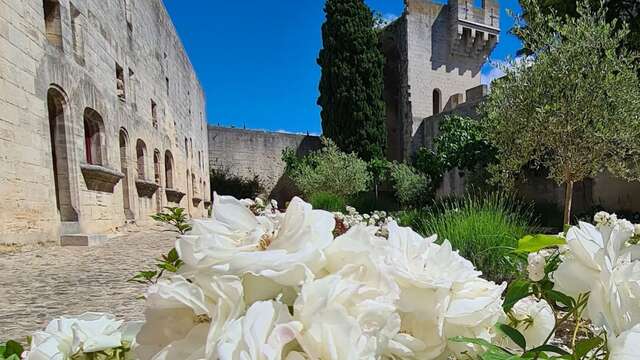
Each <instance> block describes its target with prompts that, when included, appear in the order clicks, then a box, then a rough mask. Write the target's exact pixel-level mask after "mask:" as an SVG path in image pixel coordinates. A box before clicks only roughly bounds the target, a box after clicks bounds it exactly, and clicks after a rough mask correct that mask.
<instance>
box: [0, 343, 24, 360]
mask: <svg viewBox="0 0 640 360" xmlns="http://www.w3.org/2000/svg"><path fill="white" fill-rule="evenodd" d="M23 352H24V348H23V347H22V345H21V344H20V343H19V342H17V341H13V340H9V341H7V342H6V343H4V344H0V360H20V359H21V355H22V353H23Z"/></svg>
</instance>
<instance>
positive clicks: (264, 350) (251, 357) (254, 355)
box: [216, 301, 302, 360]
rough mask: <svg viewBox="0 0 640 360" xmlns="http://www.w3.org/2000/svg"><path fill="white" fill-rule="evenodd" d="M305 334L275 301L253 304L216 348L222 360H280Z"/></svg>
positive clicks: (286, 311) (217, 357) (233, 323)
mask: <svg viewBox="0 0 640 360" xmlns="http://www.w3.org/2000/svg"><path fill="white" fill-rule="evenodd" d="M301 330H302V324H300V323H299V322H297V321H293V318H292V317H291V315H290V314H289V310H288V309H287V306H286V305H284V304H282V303H279V302H275V301H263V302H256V303H254V304H253V305H252V306H251V307H250V308H249V309H248V310H247V313H246V314H245V315H244V316H243V317H241V318H239V319H237V320H235V321H233V322H232V323H231V324H229V327H228V329H227V331H226V332H225V333H224V335H223V336H222V337H221V338H220V340H219V341H218V343H217V345H216V359H220V360H280V359H282V358H283V348H284V347H285V345H287V344H288V343H289V342H291V341H292V340H294V339H295V338H296V336H298V334H299V333H300V331H301Z"/></svg>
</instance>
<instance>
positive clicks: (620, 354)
mask: <svg viewBox="0 0 640 360" xmlns="http://www.w3.org/2000/svg"><path fill="white" fill-rule="evenodd" d="M638 344H640V324H637V325H636V326H634V327H633V328H631V329H629V330H627V331H625V332H624V333H622V334H620V336H617V337H609V341H608V346H609V359H610V360H638V359H640V352H638Z"/></svg>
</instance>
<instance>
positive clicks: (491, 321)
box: [385, 221, 506, 359]
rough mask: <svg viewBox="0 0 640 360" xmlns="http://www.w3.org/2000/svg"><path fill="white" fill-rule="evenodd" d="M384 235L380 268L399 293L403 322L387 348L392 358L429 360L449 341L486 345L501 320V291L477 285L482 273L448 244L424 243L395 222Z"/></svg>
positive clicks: (453, 348) (453, 347)
mask: <svg viewBox="0 0 640 360" xmlns="http://www.w3.org/2000/svg"><path fill="white" fill-rule="evenodd" d="M388 231H389V239H388V242H389V249H388V251H387V255H386V256H385V263H386V266H387V271H388V272H389V274H391V275H392V276H393V277H394V278H395V280H396V282H397V283H398V285H399V287H400V301H399V303H398V309H399V311H400V312H401V314H400V315H401V318H402V323H401V331H400V334H399V335H397V336H396V337H395V338H394V339H393V341H392V343H391V347H392V352H393V354H394V355H395V356H400V357H406V356H410V357H415V358H420V359H433V358H436V357H439V356H441V355H442V354H443V353H445V351H447V343H448V338H449V337H450V336H456V335H463V336H471V337H477V336H478V337H483V338H487V339H489V340H490V338H491V337H492V336H493V335H492V334H491V333H490V329H491V328H492V327H493V326H494V325H495V323H496V322H497V319H498V318H500V317H501V316H502V315H503V313H502V308H501V304H502V300H501V298H500V296H501V294H502V292H503V290H504V287H505V286H506V285H502V286H496V285H495V284H493V283H490V282H488V281H484V280H482V279H480V278H479V276H480V274H481V273H480V272H478V271H476V270H475V269H474V267H473V265H472V264H471V262H469V261H468V260H466V259H464V258H463V257H461V256H460V255H459V254H458V253H457V252H454V251H453V250H452V248H451V244H450V243H449V242H448V241H445V242H444V243H443V244H442V245H437V244H434V242H435V240H436V237H435V236H433V237H431V238H428V239H425V238H423V237H422V236H420V235H419V234H417V233H415V232H414V231H413V230H411V229H410V228H403V227H400V226H398V224H397V223H396V222H395V221H392V222H390V223H389V226H388ZM464 350H467V349H464ZM464 350H460V347H458V346H456V345H451V347H450V348H449V351H452V352H455V353H457V352H459V351H464Z"/></svg>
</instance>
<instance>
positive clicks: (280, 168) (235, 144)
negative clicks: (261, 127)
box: [209, 126, 322, 202]
mask: <svg viewBox="0 0 640 360" xmlns="http://www.w3.org/2000/svg"><path fill="white" fill-rule="evenodd" d="M321 145H322V144H321V141H320V138H319V137H317V136H309V135H298V134H286V133H278V132H265V131H256V130H245V129H235V128H225V127H219V126H209V166H210V168H211V169H221V170H225V171H229V172H230V173H232V174H234V175H237V176H241V177H244V178H248V179H253V177H254V176H256V175H257V176H258V177H259V178H260V181H261V183H262V184H263V185H264V186H265V190H266V192H267V194H268V195H269V197H270V198H273V199H276V200H278V201H281V202H284V201H288V200H289V199H291V196H292V195H294V194H295V189H293V187H292V184H291V182H290V181H289V180H288V179H287V178H286V177H285V176H283V175H284V168H285V163H284V162H283V161H282V151H283V150H284V149H286V148H290V149H293V150H295V151H296V153H297V154H298V155H304V154H307V153H308V152H310V151H313V150H316V149H319V148H320V147H321ZM213 190H214V191H215V190H216V189H213Z"/></svg>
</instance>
